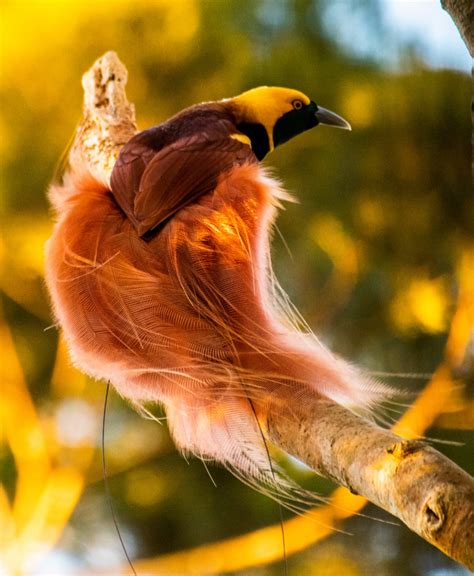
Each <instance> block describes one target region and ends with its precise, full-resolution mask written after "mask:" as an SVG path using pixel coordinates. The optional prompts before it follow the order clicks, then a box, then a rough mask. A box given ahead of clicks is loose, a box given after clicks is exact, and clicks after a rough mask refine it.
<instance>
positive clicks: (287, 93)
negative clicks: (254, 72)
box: [232, 86, 311, 151]
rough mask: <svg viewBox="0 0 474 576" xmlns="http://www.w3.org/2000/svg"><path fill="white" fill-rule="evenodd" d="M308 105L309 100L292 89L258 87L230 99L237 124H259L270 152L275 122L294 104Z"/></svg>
mask: <svg viewBox="0 0 474 576" xmlns="http://www.w3.org/2000/svg"><path fill="white" fill-rule="evenodd" d="M295 101H301V102H302V103H303V105H308V104H309V103H310V102H311V100H310V99H309V98H308V96H306V94H303V92H300V91H299V90H293V89H292V88H280V87H277V86H259V87H258V88H252V90H247V92H243V93H242V94H240V95H239V96H236V97H235V98H232V102H233V103H234V104H235V113H236V115H237V120H238V122H248V123H251V124H261V125H262V126H264V128H265V130H266V131H267V134H268V139H269V144H270V151H271V150H273V149H274V142H273V127H274V126H275V124H276V122H277V120H278V119H279V118H281V117H282V116H283V115H284V114H286V112H289V111H290V110H292V109H293V106H294V102H295Z"/></svg>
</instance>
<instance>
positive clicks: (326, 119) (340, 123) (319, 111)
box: [314, 106, 352, 130]
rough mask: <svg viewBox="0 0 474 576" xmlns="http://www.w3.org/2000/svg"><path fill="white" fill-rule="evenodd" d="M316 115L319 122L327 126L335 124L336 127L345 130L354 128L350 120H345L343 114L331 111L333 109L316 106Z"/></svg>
mask: <svg viewBox="0 0 474 576" xmlns="http://www.w3.org/2000/svg"><path fill="white" fill-rule="evenodd" d="M314 115H315V116H316V118H317V120H318V124H326V126H334V127H335V128H342V129H343V130H352V128H351V125H350V124H349V122H348V121H347V120H344V118H343V117H342V116H339V114H335V113H334V112H331V110H326V108H322V107H321V106H317V107H316V112H315V113H314Z"/></svg>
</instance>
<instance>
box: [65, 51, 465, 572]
mask: <svg viewBox="0 0 474 576" xmlns="http://www.w3.org/2000/svg"><path fill="white" fill-rule="evenodd" d="M126 80H127V71H126V69H125V67H124V66H123V64H122V63H121V62H120V60H119V59H118V57H117V55H116V54H115V53H114V52H108V53H106V54H105V55H104V56H103V57H101V58H100V59H99V60H97V62H96V63H95V64H94V65H93V66H92V68H91V69H90V70H89V71H88V72H86V74H85V75H84V77H83V87H84V91H85V99H84V120H83V122H82V124H81V125H80V127H79V128H78V131H77V133H76V138H75V141H74V143H73V146H72V148H71V154H70V159H71V161H75V162H77V161H80V162H82V163H86V165H87V166H88V167H89V169H90V170H91V171H92V173H93V174H94V175H96V176H98V177H99V178H101V179H102V180H105V181H108V179H109V177H110V173H111V169H112V167H113V164H114V162H115V159H116V157H117V154H118V152H119V150H120V148H121V146H123V144H124V143H125V142H127V141H128V140H129V138H130V137H131V136H132V135H133V134H135V132H136V130H137V128H136V124H135V114H134V108H133V106H132V105H130V104H129V103H128V101H127V98H126V95H125V84H126ZM266 428H267V434H268V437H269V439H270V440H271V441H272V442H274V443H275V444H276V445H277V446H280V447H281V448H283V449H284V450H285V451H287V452H288V453H290V454H292V455H294V456H296V457H298V458H300V459H301V460H302V461H303V462H306V463H307V464H308V465H309V466H311V467H312V468H313V469H314V470H315V471H317V472H318V473H320V474H322V475H324V476H327V477H329V478H332V479H333V480H334V481H335V482H337V483H338V484H341V485H343V486H346V487H347V488H349V489H350V490H351V491H352V492H356V493H358V494H361V495H363V496H365V497H366V498H368V499H369V500H370V501H371V502H373V503H375V504H377V505H378V506H380V507H381V508H383V509H384V510H387V511H388V512H390V513H391V514H393V515H395V516H397V517H398V518H399V519H400V520H402V521H403V522H404V523H405V524H406V525H407V526H408V527H409V528H410V529H411V530H413V531H414V532H416V533H417V534H419V535H420V536H422V537H423V538H424V539H425V540H427V541H428V542H430V543H431V544H433V545H434V546H437V547H438V548H440V549H441V550H442V551H443V552H445V553H446V554H447V555H448V556H451V557H452V558H454V559H455V560H457V561H458V562H461V563H462V564H465V565H466V566H468V567H469V568H471V569H474V509H473V503H474V480H473V479H472V478H471V477H470V476H469V475H468V474H466V472H464V471H463V470H461V469H460V468H459V467H458V466H456V465H455V464H454V463H453V462H451V461H450V460H448V459H447V458H446V457H444V456H443V455H441V454H440V453H439V452H437V451H436V450H434V449H433V448H431V447H429V446H427V445H425V444H423V443H422V442H418V441H410V440H403V439H402V438H400V437H399V436H396V435H395V434H393V433H392V432H389V431H387V430H384V429H381V428H379V427H377V426H376V425H375V424H373V423H370V422H367V421H366V420H364V419H362V418H361V417H359V416H356V415H355V414H353V413H352V412H350V411H349V410H347V409H345V408H343V407H341V406H339V405H337V404H335V403H333V402H330V401H328V400H324V399H320V400H317V399H316V400H314V401H313V402H312V403H306V404H305V405H304V406H299V405H295V406H292V407H288V410H287V411H286V412H285V414H283V413H279V412H273V413H271V414H270V415H269V417H268V418H267V422H266Z"/></svg>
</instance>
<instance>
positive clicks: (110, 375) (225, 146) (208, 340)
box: [45, 86, 387, 503]
mask: <svg viewBox="0 0 474 576" xmlns="http://www.w3.org/2000/svg"><path fill="white" fill-rule="evenodd" d="M321 125H326V126H330V127H337V128H342V129H346V130H350V129H351V128H350V125H349V123H348V122H347V121H346V120H345V119H343V118H342V117H341V116H339V115H338V114H336V113H334V112H332V111H330V110H328V109H326V108H323V107H321V106H319V105H317V104H316V103H315V101H313V100H311V99H310V98H309V97H308V96H307V95H305V94H304V93H303V92H300V91H298V90H295V89H290V88H282V87H269V86H260V87H257V88H253V89H251V90H248V91H245V92H243V93H242V94H240V95H238V96H236V97H233V98H225V99H223V100H219V101H213V102H205V103H201V104H196V105H193V106H190V107H189V108H186V109H184V110H182V111H180V112H178V113H177V114H176V115H174V116H173V117H171V118H170V119H168V120H166V121H165V122H163V123H161V124H159V125H157V126H154V127H152V128H149V129H146V130H144V131H142V132H140V133H138V134H136V135H135V136H134V137H132V138H131V140H130V141H129V142H128V143H126V144H125V145H124V146H123V148H122V149H121V151H120V154H119V156H118V158H117V160H116V163H115V165H114V167H113V170H112V173H111V177H110V182H100V181H98V180H97V179H95V178H94V177H93V176H92V175H91V173H90V172H89V171H88V170H87V168H85V167H84V166H80V165H72V166H70V167H69V169H68V172H67V173H66V174H65V175H64V177H63V179H62V181H60V182H57V183H54V184H53V185H52V186H51V187H50V191H49V198H50V200H51V203H52V205H53V208H54V210H55V215H56V222H55V225H54V229H53V232H52V236H51V238H50V239H49V240H48V242H47V246H46V275H45V276H46V283H47V287H48V289H49V293H50V295H51V300H52V306H53V312H54V315H55V318H56V320H57V322H58V324H59V325H60V327H61V329H62V331H63V333H64V336H65V339H66V342H67V344H68V348H69V351H70V355H71V358H72V360H73V363H74V364H75V365H76V366H78V367H79V368H80V369H81V370H83V371H84V372H86V373H87V374H89V375H90V376H92V377H94V378H97V379H100V380H104V381H110V382H111V383H112V385H113V386H114V387H115V389H116V390H117V391H118V393H119V394H120V395H121V396H123V397H124V398H126V399H127V400H128V401H129V402H130V404H131V405H132V406H133V407H134V408H135V409H137V410H138V411H139V412H141V413H143V414H147V413H148V410H149V408H148V407H149V406H150V403H157V404H159V405H161V406H162V407H163V408H164V410H165V412H166V417H167V421H168V425H169V430H170V433H171V436H172V438H173V440H174V442H175V443H176V445H177V447H178V448H179V449H180V450H181V451H182V452H183V453H185V454H193V455H195V456H197V457H199V458H201V459H202V460H204V461H215V462H218V463H220V464H221V465H223V466H225V467H226V468H227V469H228V470H230V471H231V472H232V473H234V474H235V475H236V476H237V477H239V478H240V479H242V480H243V481H244V482H246V483H247V484H250V485H252V486H254V487H256V488H257V489H259V490H261V491H263V492H264V493H266V494H268V495H269V496H270V497H273V498H275V499H277V500H279V501H284V502H287V503H288V502H290V499H291V497H295V494H296V497H295V498H296V499H297V498H298V497H299V496H301V493H300V492H298V489H297V488H295V486H294V484H293V483H292V481H291V480H290V479H288V478H287V477H286V476H285V474H284V473H283V472H282V471H280V470H279V469H278V472H277V474H275V473H274V470H275V469H277V468H276V467H275V463H274V462H272V458H271V457H270V455H269V452H268V448H267V445H266V439H265V437H264V434H263V430H262V426H261V421H262V420H263V419H264V418H265V416H266V415H268V414H269V412H270V411H273V412H279V413H283V414H288V413H289V410H290V409H289V407H291V406H292V405H293V406H294V405H295V403H298V402H305V401H306V399H309V398H323V399H324V398H327V399H330V400H332V401H334V402H337V403H339V404H342V405H344V406H348V407H356V408H361V409H365V408H370V407H371V406H373V405H374V404H376V403H378V402H380V401H381V400H383V398H384V397H385V396H386V394H387V389H386V388H385V387H384V386H383V385H381V384H380V383H378V382H375V381H374V380H373V379H372V378H370V377H369V376H367V375H366V374H365V373H364V372H363V371H362V370H361V369H359V368H358V367H356V366H355V365H353V364H351V363H350V362H348V361H346V360H344V359H343V358H341V357H339V356H338V355H336V354H335V353H333V352H332V351H331V350H329V349H328V348H327V347H326V346H325V345H324V344H323V343H322V342H321V341H320V340H319V339H318V338H317V336H316V335H315V334H314V333H313V332H312V331H311V330H310V329H309V328H308V327H307V325H306V324H304V322H300V321H299V320H298V315H297V312H296V311H295V309H294V308H293V306H292V305H291V303H290V302H289V300H288V298H287V297H286V295H285V294H284V292H283V291H282V290H281V288H280V286H279V284H278V281H277V280H276V278H275V276H274V274H273V272H272V266H271V254H270V248H271V240H272V232H273V229H274V222H275V218H276V216H277V213H278V211H279V209H280V208H281V207H282V206H283V203H284V202H285V201H291V200H292V199H293V198H292V196H291V195H290V194H288V192H286V191H285V190H284V188H283V186H282V184H281V182H280V181H279V180H277V179H276V178H275V177H274V176H273V175H272V173H271V172H270V170H269V169H268V168H267V167H266V166H265V165H264V164H263V163H262V161H263V160H264V158H266V156H267V155H268V154H269V153H271V152H272V151H273V150H274V149H275V148H276V147H278V146H281V145H282V144H284V143H286V142H288V141H289V140H291V139H292V138H294V137H296V136H297V135H299V134H301V133H303V132H305V131H308V130H311V129H314V128H316V127H318V126H321ZM302 169H304V168H303V167H302ZM291 495H292V496H291ZM298 495H299V496H298Z"/></svg>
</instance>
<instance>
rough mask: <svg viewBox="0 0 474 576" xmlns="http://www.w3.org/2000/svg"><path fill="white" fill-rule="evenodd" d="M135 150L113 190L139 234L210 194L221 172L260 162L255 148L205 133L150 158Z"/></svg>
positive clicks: (123, 164) (125, 160) (115, 178)
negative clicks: (253, 149) (239, 165)
mask: <svg viewBox="0 0 474 576" xmlns="http://www.w3.org/2000/svg"><path fill="white" fill-rule="evenodd" d="M140 152H141V151H140V150H133V149H132V150H131V151H130V152H129V154H128V155H127V157H125V158H123V159H122V160H121V164H120V167H119V168H120V169H115V168H114V172H113V174H112V191H113V193H114V196H115V198H116V200H117V202H118V203H119V205H120V206H121V207H122V209H123V210H124V212H125V213H126V215H127V217H128V218H129V219H130V220H131V222H132V223H133V225H134V226H135V228H136V229H137V232H138V234H139V235H140V236H143V235H144V234H146V233H147V232H149V231H151V230H153V228H156V227H157V226H159V225H160V224H162V223H163V222H165V221H166V220H167V219H168V218H170V217H171V216H173V214H175V213H176V212H177V211H178V210H180V209H181V208H183V207H184V206H186V205H187V204H189V203H190V202H192V201H193V200H195V199H197V198H199V197H200V196H202V195H204V194H206V193H209V192H211V191H212V190H213V189H214V188H215V186H216V184H217V181H218V178H219V176H220V174H222V173H223V172H226V171H228V170H230V169H231V168H232V166H234V165H237V164H245V163H255V162H257V159H256V157H255V155H254V153H253V152H252V150H251V148H250V147H249V146H248V145H247V144H244V143H242V142H240V141H238V140H235V139H233V138H231V137H228V136H227V137H218V138H216V137H215V136H214V137H212V136H207V135H205V134H199V135H193V136H189V137H186V138H182V139H180V140H177V141H175V142H173V143H172V144H170V145H168V146H166V147H165V148H163V149H162V150H160V151H158V152H155V153H154V155H153V156H152V158H151V159H150V156H149V154H150V151H149V149H148V150H147V151H146V157H145V156H141V155H140Z"/></svg>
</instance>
